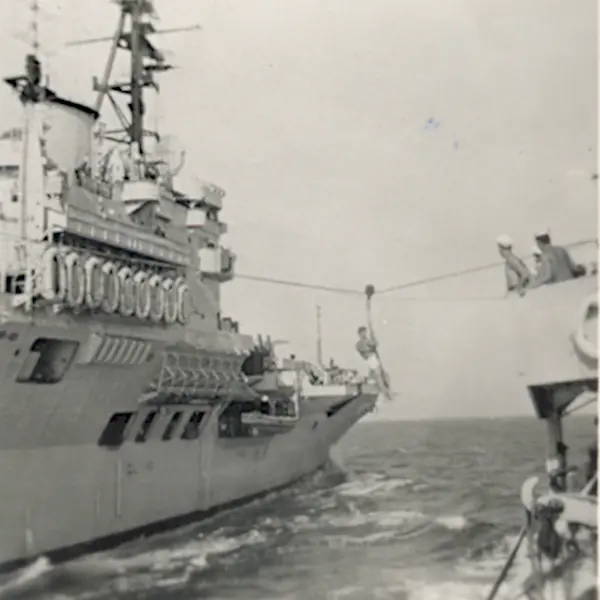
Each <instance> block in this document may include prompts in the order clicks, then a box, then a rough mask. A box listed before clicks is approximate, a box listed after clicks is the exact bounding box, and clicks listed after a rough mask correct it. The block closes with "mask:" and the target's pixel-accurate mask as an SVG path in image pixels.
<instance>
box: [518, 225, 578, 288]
mask: <svg viewBox="0 0 600 600" xmlns="http://www.w3.org/2000/svg"><path fill="white" fill-rule="evenodd" d="M535 243H536V245H537V247H538V248H539V250H540V252H541V257H540V267H539V270H538V273H537V275H536V276H535V278H534V279H533V281H532V282H531V286H530V287H532V288H537V287H540V286H542V285H546V284H550V283H560V282H561V281H568V280H569V279H573V278H575V277H579V276H580V275H582V274H583V273H582V268H581V267H580V266H578V265H576V264H575V263H574V262H573V260H572V259H571V257H570V255H569V253H568V252H567V251H566V250H565V249H564V248H562V247H561V246H554V245H552V240H551V238H550V233H549V232H548V231H547V230H546V231H540V232H539V233H536V234H535Z"/></svg>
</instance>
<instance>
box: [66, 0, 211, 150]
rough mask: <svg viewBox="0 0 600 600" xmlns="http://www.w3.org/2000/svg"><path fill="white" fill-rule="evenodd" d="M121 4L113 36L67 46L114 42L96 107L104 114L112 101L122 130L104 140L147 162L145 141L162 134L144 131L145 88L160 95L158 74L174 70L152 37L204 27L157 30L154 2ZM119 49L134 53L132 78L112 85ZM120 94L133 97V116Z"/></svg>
mask: <svg viewBox="0 0 600 600" xmlns="http://www.w3.org/2000/svg"><path fill="white" fill-rule="evenodd" d="M118 4H119V5H120V15H119V20H118V23H117V27H116V30H115V33H114V34H113V36H112V37H100V38H93V39H85V40H77V41H71V42H69V43H68V44H67V45H69V46H75V45H83V44H93V43H97V42H104V41H111V48H110V51H109V55H108V60H107V62H106V66H105V69H104V73H103V75H102V79H101V80H98V79H97V78H96V77H95V78H94V91H95V92H97V93H98V96H97V98H96V105H95V108H96V110H97V111H98V112H100V109H101V108H102V105H103V103H104V100H105V99H108V101H109V102H110V104H111V106H112V108H113V110H114V112H115V114H116V116H117V118H118V120H119V123H120V128H118V129H113V130H109V131H106V132H104V134H103V137H104V138H105V139H107V140H110V141H113V142H117V143H121V144H126V145H128V146H129V147H130V149H131V153H132V158H134V159H136V160H140V161H142V162H146V157H145V147H144V140H145V138H146V137H148V136H150V137H154V138H155V139H156V140H158V139H159V133H158V132H157V131H150V130H147V129H145V128H144V112H145V110H144V109H145V106H144V88H146V87H153V88H154V89H155V90H156V92H158V91H159V88H158V84H157V83H156V82H155V80H154V73H155V72H163V71H169V70H171V69H173V68H174V66H173V65H171V64H169V63H168V62H167V61H166V59H165V56H164V54H163V53H162V52H161V51H160V50H158V49H157V48H156V47H155V46H154V44H153V43H152V42H151V41H150V39H149V36H150V35H151V34H164V33H175V32H181V31H189V30H192V29H199V28H200V27H199V26H198V25H194V26H188V27H179V28H172V29H166V30H162V31H160V30H158V31H157V30H156V29H155V28H154V25H153V24H152V22H151V19H157V18H158V17H157V14H156V11H155V9H154V4H153V2H152V0H119V1H118ZM119 49H121V50H125V51H128V52H129V53H130V76H129V80H128V81H121V82H111V76H112V73H113V68H114V64H115V60H116V56H117V50H119ZM116 94H121V95H125V96H127V97H128V98H129V103H128V108H129V113H130V116H129V117H128V116H127V115H126V112H125V111H124V110H123V109H122V108H121V107H120V106H119V104H118V103H117V101H116V97H115V95H116Z"/></svg>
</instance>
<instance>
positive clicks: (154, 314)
mask: <svg viewBox="0 0 600 600" xmlns="http://www.w3.org/2000/svg"><path fill="white" fill-rule="evenodd" d="M161 284H162V279H161V277H160V275H156V274H154V275H151V276H150V278H149V279H148V283H147V288H148V296H149V298H150V319H152V321H154V322H155V323H160V322H161V321H162V319H163V316H164V314H165V293H164V290H163V287H162V285H161Z"/></svg>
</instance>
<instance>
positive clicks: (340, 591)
mask: <svg viewBox="0 0 600 600" xmlns="http://www.w3.org/2000/svg"><path fill="white" fill-rule="evenodd" d="M566 435H567V442H568V444H569V446H570V451H571V457H572V459H573V460H574V461H575V462H576V463H577V464H583V463H584V461H585V458H586V454H585V449H586V447H587V446H588V445H589V444H590V443H591V442H592V441H593V439H594V437H595V428H594V426H593V423H592V417H591V416H589V415H588V416H578V417H573V418H571V419H570V420H569V421H568V422H567V428H566ZM545 439H546V438H545V428H544V425H543V423H541V422H540V421H537V420H536V419H535V418H533V417H530V418H522V419H498V420H494V419H491V420H471V421H444V422H442V421H438V422H405V423H398V422H386V423H368V424H360V425H358V426H357V427H356V428H355V429H353V430H352V431H351V432H350V433H349V434H348V435H347V436H346V437H345V438H344V439H343V440H342V442H341V443H340V444H339V445H338V446H336V447H335V448H334V449H333V451H332V461H331V463H330V464H329V465H328V466H327V467H326V468H325V469H324V470H322V471H320V472H319V473H317V474H315V475H313V476H311V477H309V478H307V479H306V480H305V481H303V482H301V483H300V484H298V485H296V486H294V487H291V488H289V489H287V490H285V491H283V492H279V493H273V494H271V495H269V496H267V497H265V498H264V499H262V500H259V501H256V502H253V503H252V504H249V505H247V506H245V507H242V508H240V509H236V510H232V511H229V512H226V513H223V514H221V515H218V516H217V517H215V518H213V519H211V520H210V521H207V522H204V523H201V524H197V525H193V526H189V527H186V528H184V529H180V530H178V531H174V532H170V533H168V534H165V535H162V536H157V537H154V538H150V539H145V540H139V541H136V542H133V543H131V544H128V545H126V546H123V547H121V548H118V549H116V550H113V551H111V552H107V553H102V554H97V555H91V556H87V557H83V558H81V559H78V560H76V561H73V562H71V563H68V564H64V565H51V564H49V563H48V561H46V560H44V559H40V560H39V561H37V562H36V563H35V564H34V565H32V566H30V567H28V568H27V569H25V570H23V571H21V572H19V573H15V574H12V575H11V576H10V577H9V578H6V579H3V580H2V581H1V582H0V599H1V600H6V599H8V598H10V599H11V600H16V599H19V600H20V599H28V600H29V599H42V598H43V599H45V600H46V599H47V600H67V599H78V600H84V599H85V600H112V599H114V598H120V599H123V600H134V599H135V600H142V599H144V600H196V599H202V598H211V599H212V600H233V599H235V600H255V599H256V600H259V599H260V600H271V599H272V600H319V599H323V600H329V599H331V600H334V599H343V600H359V599H360V600H368V599H403V600H419V599H423V600H436V599H437V598H444V599H445V600H451V599H452V600H461V599H465V600H470V599H478V598H484V597H485V595H486V593H487V592H488V591H489V588H490V585H491V584H492V582H493V580H494V579H495V577H496V575H497V573H498V572H499V570H500V568H501V567H502V565H503V563H504V561H505V560H506V557H507V555H508V553H509V551H510V547H511V544H512V543H513V542H514V540H515V538H516V535H517V533H518V531H519V528H520V526H521V525H522V522H523V521H522V519H523V514H522V510H521V507H520V504H519V490H520V486H521V483H522V482H523V481H524V479H525V478H527V477H528V476H530V475H533V474H543V468H544V458H545ZM521 567H522V565H520V564H517V565H516V567H515V568H516V569H517V570H518V569H519V568H521Z"/></svg>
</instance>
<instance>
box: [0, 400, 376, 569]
mask: <svg viewBox="0 0 600 600" xmlns="http://www.w3.org/2000/svg"><path fill="white" fill-rule="evenodd" d="M374 401H375V399H374V396H373V395H372V394H368V395H359V396H357V397H355V398H353V399H350V400H349V401H347V402H344V403H341V406H340V408H339V410H337V411H331V410H330V411H329V412H328V413H326V412H323V413H318V414H309V415H306V416H305V417H303V418H301V419H300V420H299V422H298V424H297V425H296V427H295V428H294V429H293V430H291V431H290V432H288V433H285V434H281V435H272V436H264V437H254V438H232V439H229V438H220V437H219V436H218V414H217V412H216V411H214V412H213V413H212V414H211V415H209V416H208V418H207V423H206V424H205V425H204V426H203V429H202V433H201V436H200V438H199V439H198V440H195V441H193V442H189V441H184V440H181V439H174V440H170V441H169V442H164V441H162V440H160V439H157V440H151V441H148V442H146V443H144V444H136V443H134V442H126V443H124V444H123V445H122V446H121V447H119V448H118V449H115V450H109V449H106V448H102V447H99V446H98V445H97V444H96V443H93V444H80V445H77V446H76V447H74V446H71V445H64V446H48V447H39V448H14V449H3V450H2V451H1V452H0V481H1V482H2V483H1V485H0V528H1V531H2V535H1V536H0V570H2V571H7V570H12V569H15V568H18V567H19V566H22V565H24V564H26V563H28V562H30V561H32V560H34V559H36V558H37V557H39V556H47V557H49V558H50V559H51V560H56V561H59V560H67V559H70V558H73V557H75V556H77V555H80V554H83V553H88V552H93V551H97V550H100V549H106V548H110V547H114V546H116V545H118V544H121V543H123V542H125V541H128V540H131V539H134V538H136V537H140V536H142V535H147V534H152V533H156V532H159V531H164V530H167V529H171V528H174V527H178V526H181V525H183V524H185V523H188V522H192V521H199V520H202V519H203V518H206V517H207V516H211V515H213V514H215V513H216V512H218V511H219V510H222V509H225V508H230V507H232V506H235V505H238V504H242V503H244V502H248V501H250V500H253V499H255V498H256V497H259V496H261V495H264V494H266V493H268V492H271V491H273V490H277V489H281V488H284V487H286V486H288V485H290V484H292V483H294V482H295V481H297V480H299V479H300V478H302V477H304V476H306V475H308V474H310V473H312V472H314V471H316V470H318V469H319V468H320V467H322V466H323V465H324V464H325V463H326V462H327V460H328V458H329V450H330V448H331V446H332V445H333V444H335V443H336V442H337V441H338V440H339V439H340V437H341V436H343V435H344V433H346V432H347V431H348V430H349V429H350V428H351V427H352V426H353V425H354V424H355V423H356V422H357V421H358V420H359V419H360V418H361V417H362V416H363V415H364V414H366V413H367V412H368V411H370V410H371V409H372V407H373V404H374Z"/></svg>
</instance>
